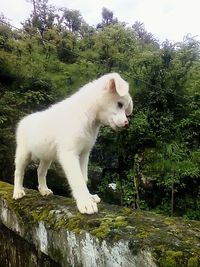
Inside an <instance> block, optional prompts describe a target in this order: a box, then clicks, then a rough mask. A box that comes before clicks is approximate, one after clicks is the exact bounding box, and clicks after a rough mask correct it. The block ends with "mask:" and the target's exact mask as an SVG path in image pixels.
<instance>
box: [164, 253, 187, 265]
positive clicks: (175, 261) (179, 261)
mask: <svg viewBox="0 0 200 267" xmlns="http://www.w3.org/2000/svg"><path fill="white" fill-rule="evenodd" d="M183 264H184V258H183V252H182V251H172V250H168V251H165V256H164V257H163V258H162V259H161V260H160V265H161V266H162V267H179V266H183Z"/></svg>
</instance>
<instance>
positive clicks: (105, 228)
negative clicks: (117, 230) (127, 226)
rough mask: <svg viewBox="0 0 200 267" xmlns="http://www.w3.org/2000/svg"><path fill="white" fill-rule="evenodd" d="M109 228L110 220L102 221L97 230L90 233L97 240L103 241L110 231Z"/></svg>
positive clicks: (110, 225)
mask: <svg viewBox="0 0 200 267" xmlns="http://www.w3.org/2000/svg"><path fill="white" fill-rule="evenodd" d="M111 227H112V220H105V221H102V223H101V224H100V226H99V227H98V228H96V229H94V230H92V231H91V232H90V233H91V234H92V235H94V236H95V237H97V238H100V239H103V238H105V237H106V236H107V235H108V233H109V232H110V230H111Z"/></svg>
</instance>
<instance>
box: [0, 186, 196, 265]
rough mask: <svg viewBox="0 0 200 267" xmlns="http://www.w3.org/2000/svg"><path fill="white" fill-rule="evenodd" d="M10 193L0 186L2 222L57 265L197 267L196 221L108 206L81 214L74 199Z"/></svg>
mask: <svg viewBox="0 0 200 267" xmlns="http://www.w3.org/2000/svg"><path fill="white" fill-rule="evenodd" d="M12 190H13V186H12V185H10V184H7V183H4V182H0V221H1V222H2V223H3V224H4V225H5V226H6V227H7V228H8V229H10V230H12V231H13V232H15V234H17V235H18V236H20V237H22V238H23V239H24V240H26V241H27V242H29V243H30V245H33V246H34V248H35V250H36V251H38V253H42V255H46V256H47V257H49V259H50V260H52V261H53V262H55V263H56V264H57V265H58V266H63V267H67V266H75V267H76V266H77V267H78V266H84V267H95V266H96V267H104V266H105V267H120V266H121V267H128V266H131V267H154V266H164V267H169V266H170V267H173V266H174V267H175V266H179V267H181V266H186V267H195V266H196V267H198V266H200V222H195V221H186V220H183V219H180V218H173V219H172V218H167V217H164V216H161V215H156V214H153V213H150V212H142V211H134V210H131V209H128V208H123V207H119V206H114V205H113V206H112V205H107V204H100V205H99V213H98V214H95V215H82V214H80V213H79V212H78V211H77V209H76V205H75V202H74V201H73V200H72V199H68V198H64V197H60V196H50V197H41V196H40V195H39V193H38V192H37V191H34V190H26V193H27V195H26V197H24V198H23V199H20V200H18V201H15V200H13V199H12ZM9 238H10V237H9ZM4 240H5V239H4ZM4 247H6V244H5V246H4ZM2 249H3V246H2ZM18 251H19V252H18V253H21V252H20V250H18ZM0 254H1V258H3V257H9V255H8V253H5V249H3V251H1V253H0ZM21 257H23V253H22V255H21ZM24 257H25V254H24ZM10 266H12V267H16V266H15V265H14V263H13V265H10ZM26 266H33V265H31V263H27V265H25V266H23V267H26ZM41 266H42V265H41ZM43 266H45V265H43ZM48 266H51V265H48ZM55 266H56V265H55ZM5 267H6V266H5Z"/></svg>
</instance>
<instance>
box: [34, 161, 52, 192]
mask: <svg viewBox="0 0 200 267" xmlns="http://www.w3.org/2000/svg"><path fill="white" fill-rule="evenodd" d="M50 165H51V161H45V160H41V161H40V164H39V167H38V169H37V173H38V184H39V186H38V190H39V192H40V194H41V195H42V196H48V195H52V194H53V192H52V191H51V190H50V189H49V188H48V187H47V183H46V175H47V171H48V168H49V167H50Z"/></svg>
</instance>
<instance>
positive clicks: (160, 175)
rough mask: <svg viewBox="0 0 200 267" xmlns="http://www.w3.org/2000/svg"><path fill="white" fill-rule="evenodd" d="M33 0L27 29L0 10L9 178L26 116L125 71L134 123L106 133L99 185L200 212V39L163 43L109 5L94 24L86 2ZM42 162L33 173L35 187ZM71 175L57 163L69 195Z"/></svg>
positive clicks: (2, 142)
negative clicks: (76, 6) (67, 4)
mask: <svg viewBox="0 0 200 267" xmlns="http://www.w3.org/2000/svg"><path fill="white" fill-rule="evenodd" d="M31 2H32V4H33V11H32V13H31V14H30V16H29V17H28V18H27V20H26V21H25V22H24V23H23V24H22V28H21V29H16V28H13V27H11V25H10V24H9V20H8V19H7V18H5V17H4V15H3V14H1V16H0V170H1V179H3V180H5V181H9V182H13V172H14V164H13V162H14V153H15V138H14V134H15V128H16V124H17V121H18V120H19V119H20V118H22V117H23V116H24V115H25V114H28V113H30V112H33V111H36V110H42V109H44V108H45V107H47V106H49V105H50V104H51V103H54V102H56V101H59V100H60V99H62V98H63V97H66V96H68V95H70V94H71V93H73V92H74V91H75V90H76V89H78V88H79V87H80V86H82V85H84V84H85V83H87V82H89V81H91V80H93V79H95V78H97V77H99V76H101V75H102V74H104V73H107V72H111V71H113V72H114V71H117V72H119V73H121V75H122V76H123V78H125V79H126V80H127V81H128V82H129V83H130V88H131V95H132V97H133V100H134V114H133V116H132V117H131V118H130V126H129V128H128V129H127V130H125V131H122V132H120V133H114V132H113V131H112V130H110V129H108V128H104V129H102V131H101V132H100V136H99V139H98V143H97V144H96V146H95V149H94V151H93V154H92V156H91V161H90V178H91V184H90V186H91V188H92V190H93V191H98V192H99V194H100V195H101V197H102V198H103V199H104V200H106V201H109V202H111V203H118V204H122V205H126V206H130V207H133V208H142V209H148V210H156V211H157V212H162V213H165V214H167V215H170V214H171V215H173V214H175V215H182V216H185V217H187V218H190V219H200V146H199V140H200V53H199V52H200V44H199V42H198V41H196V40H195V38H193V37H191V36H190V35H188V36H186V37H184V39H183V42H180V43H171V42H170V41H168V40H166V41H165V42H164V43H162V44H160V43H159V41H158V40H156V39H155V37H154V35H153V34H152V33H149V32H147V31H146V30H145V28H144V25H143V24H142V23H140V22H137V21H136V22H135V23H134V25H132V26H131V27H128V26H127V25H126V23H124V22H120V21H118V19H117V18H115V17H114V16H113V12H112V11H109V10H107V9H106V8H104V9H103V10H102V21H100V22H99V24H98V25H96V27H92V26H89V25H87V24H86V23H85V21H84V20H83V18H82V16H81V14H80V12H79V11H77V10H69V9H68V8H61V9H56V8H55V7H53V6H50V5H49V4H48V0H32V1H31ZM33 165H34V164H33ZM33 165H32V166H31V167H30V168H29V171H28V173H27V174H26V176H28V178H27V179H26V180H27V181H29V186H32V187H34V186H36V170H35V168H33V167H34V166H33ZM55 170H56V172H55ZM58 176H60V180H59V179H58V178H57V177H58ZM32 177H33V178H34V179H32ZM62 177H63V174H62V172H61V171H60V170H59V167H58V166H57V165H53V166H52V169H51V171H50V174H49V183H52V185H51V186H50V187H51V188H52V187H53V189H54V191H55V192H57V193H61V194H62V193H63V194H65V189H66V188H64V190H63V184H64V187H65V180H62ZM58 181H61V182H60V187H59V182H58ZM27 183H28V182H27ZM62 183H63V184H62ZM112 183H114V184H112Z"/></svg>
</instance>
